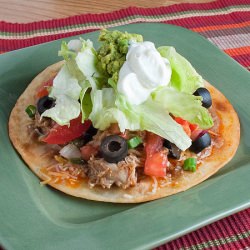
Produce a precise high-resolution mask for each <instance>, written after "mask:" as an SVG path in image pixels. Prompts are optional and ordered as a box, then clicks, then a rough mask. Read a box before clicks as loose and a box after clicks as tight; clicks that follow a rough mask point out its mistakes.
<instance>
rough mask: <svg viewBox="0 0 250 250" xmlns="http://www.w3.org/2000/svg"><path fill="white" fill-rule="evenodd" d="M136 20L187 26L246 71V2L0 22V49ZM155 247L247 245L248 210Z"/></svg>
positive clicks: (249, 40) (249, 34) (249, 26)
mask: <svg viewBox="0 0 250 250" xmlns="http://www.w3.org/2000/svg"><path fill="white" fill-rule="evenodd" d="M136 22H161V23H168V24H174V25H179V26H182V27H185V28H188V29H190V30H192V31H194V32H197V33H199V34H201V35H202V36H204V37H206V38H207V39H208V40H209V41H211V42H212V43H214V44H215V45H217V46H218V47H219V48H220V49H222V50H223V51H225V52H226V53H227V54H228V55H230V56H231V57H232V58H234V59H235V60H236V61H237V62H238V63H240V64H241V65H242V66H244V67H245V68H247V69H248V70H250V0H219V1H215V2H211V3H204V4H179V5H172V6H168V7H158V8H150V9H145V8H137V7H129V8H126V9H122V10H119V11H115V12H112V13H106V14H84V15H79V16H73V17H69V18H65V19H57V20H50V21H42V22H34V23H28V24H12V23H6V22H0V52H1V53H4V52H7V51H11V50H15V49H19V48H23V47H27V46H32V45H35V44H39V43H44V42H48V41H52V40H55V39H59V38H63V37H68V36H72V35H78V34H83V33H87V32H90V31H93V30H98V29H101V28H107V27H115V26H118V25H123V24H129V23H136ZM158 249H161V250H163V249H170V250H172V249H183V250H184V249H185V250H188V249H250V209H247V210H244V211H242V212H239V213H237V214H234V215H232V216H229V217H227V218H224V219H222V220H220V221H217V222H215V223H213V224H211V225H208V226H206V227H203V228H201V229H199V230H197V231H194V232H192V233H190V234H188V235H185V236H183V237H181V238H179V239H176V240H174V241H172V242H169V243H167V244H165V245H162V246H160V247H159V248H158Z"/></svg>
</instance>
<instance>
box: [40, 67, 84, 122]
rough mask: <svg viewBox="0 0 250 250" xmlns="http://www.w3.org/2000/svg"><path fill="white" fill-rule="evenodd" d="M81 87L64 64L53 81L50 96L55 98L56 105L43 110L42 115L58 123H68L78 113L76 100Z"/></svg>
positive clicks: (78, 106) (78, 107) (78, 105)
mask: <svg viewBox="0 0 250 250" xmlns="http://www.w3.org/2000/svg"><path fill="white" fill-rule="evenodd" d="M80 92H81V87H80V86H79V84H78V81H77V80H76V79H75V78H73V77H72V76H71V74H70V73H69V70H68V68H67V67H66V66H65V65H64V66H63V67H62V69H61V70H60V71H59V73H58V74H57V76H56V77H55V79H54V81H53V87H52V88H51V92H50V94H49V95H50V97H53V98H55V99H56V105H55V106H54V107H53V108H51V109H47V110H46V111H45V112H43V114H42V117H43V116H45V117H50V118H51V119H53V120H54V121H56V122H57V123H58V124H59V125H69V122H70V120H72V119H74V118H77V117H78V116H79V115H80V104H79V102H78V99H79V95H80Z"/></svg>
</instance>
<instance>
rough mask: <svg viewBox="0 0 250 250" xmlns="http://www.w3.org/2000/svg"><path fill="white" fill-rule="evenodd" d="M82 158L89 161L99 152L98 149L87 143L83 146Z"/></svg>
mask: <svg viewBox="0 0 250 250" xmlns="http://www.w3.org/2000/svg"><path fill="white" fill-rule="evenodd" d="M80 150H81V154H82V158H83V159H84V160H85V161H88V160H89V159H90V157H91V156H92V155H96V154H97V153H98V149H97V148H95V147H93V146H92V145H85V146H83V147H81V149H80Z"/></svg>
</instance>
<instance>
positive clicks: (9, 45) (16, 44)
mask: <svg viewBox="0 0 250 250" xmlns="http://www.w3.org/2000/svg"><path fill="white" fill-rule="evenodd" d="M129 9H132V8H129ZM135 9H137V8H135ZM124 11H125V10H123V11H122V12H124ZM117 14H118V12H117ZM127 14H128V13H127ZM134 14H135V13H134ZM139 14H140V13H139ZM237 15H238V16H239V17H240V18H241V19H243V20H247V18H248V19H249V20H250V15H249V12H241V13H237V12H234V13H233V18H232V17H231V14H229V15H216V16H207V17H190V18H182V19H178V20H171V21H164V22H163V23H168V24H174V25H178V26H182V27H185V28H189V29H190V28H195V27H201V26H202V25H205V26H206V25H207V24H210V25H218V24H221V23H223V24H226V23H233V21H234V22H235V18H236V16H237ZM74 18H77V17H74ZM177 18H178V17H177ZM117 19H119V18H117ZM54 21H56V20H54ZM64 21H65V20H64ZM92 21H94V20H92ZM33 24H35V23H33ZM33 24H30V25H31V26H32V25H33ZM41 24H42V26H40V28H43V25H46V24H45V22H42V23H41ZM8 25H9V24H8ZM66 25H70V23H67V24H66ZM44 29H45V28H44ZM83 29H84V28H83ZM20 31H21V30H20ZM90 31H93V30H80V31H74V32H66V33H61V34H56V35H49V36H41V37H35V38H29V39H20V40H19V39H12V40H7V39H0V50H1V51H10V50H15V49H20V48H24V47H28V46H32V45H36V44H40V43H44V42H49V41H52V40H56V39H60V38H65V37H70V36H74V35H80V34H84V33H87V32H90Z"/></svg>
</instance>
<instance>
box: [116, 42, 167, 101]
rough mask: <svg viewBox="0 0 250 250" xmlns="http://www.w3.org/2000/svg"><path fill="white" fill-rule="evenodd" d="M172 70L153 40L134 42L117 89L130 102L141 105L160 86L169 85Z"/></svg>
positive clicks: (121, 70)
mask: <svg viewBox="0 0 250 250" xmlns="http://www.w3.org/2000/svg"><path fill="white" fill-rule="evenodd" d="M171 74H172V70H171V66H170V63H169V61H168V60H167V59H166V58H163V57H161V55H160V53H159V52H158V51H157V49H156V48H155V45H154V44H153V43H152V42H141V43H132V44H131V46H130V47H129V50H128V53H127V56H126V61H125V62H124V64H123V65H122V67H121V69H120V72H119V78H118V84H117V90H118V92H119V93H121V94H123V95H125V96H126V98H127V100H128V102H129V103H131V104H134V105H139V104H141V103H143V102H144V101H146V100H147V98H148V97H149V95H150V94H151V92H152V91H154V89H156V88H157V87H158V86H163V85H168V84H169V82H170V78H171Z"/></svg>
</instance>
